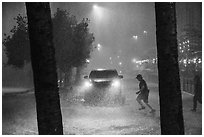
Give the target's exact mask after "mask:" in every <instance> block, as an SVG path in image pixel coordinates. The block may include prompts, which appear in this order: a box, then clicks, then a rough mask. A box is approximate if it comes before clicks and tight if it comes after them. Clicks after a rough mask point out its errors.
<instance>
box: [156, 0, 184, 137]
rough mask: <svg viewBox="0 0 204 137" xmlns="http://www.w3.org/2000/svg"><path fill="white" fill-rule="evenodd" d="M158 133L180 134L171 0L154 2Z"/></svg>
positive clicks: (179, 109) (180, 123)
mask: <svg viewBox="0 0 204 137" xmlns="http://www.w3.org/2000/svg"><path fill="white" fill-rule="evenodd" d="M155 11H156V38H157V53H158V55H157V56H158V70H159V71H158V72H159V97H160V120H161V134H166V135H169V134H174V135H175V134H184V123H183V110H182V98H181V89H180V78H179V66H178V50H177V31H176V10H175V3H167V2H163V3H157V2H156V3H155Z"/></svg>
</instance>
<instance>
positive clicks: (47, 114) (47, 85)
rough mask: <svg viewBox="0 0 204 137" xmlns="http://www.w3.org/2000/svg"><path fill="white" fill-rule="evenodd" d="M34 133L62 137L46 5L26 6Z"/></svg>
mask: <svg viewBox="0 0 204 137" xmlns="http://www.w3.org/2000/svg"><path fill="white" fill-rule="evenodd" d="M26 9H27V17H28V29H29V39H30V46H31V61H32V68H33V77H34V87H35V98H36V109H37V122H38V132H39V134H41V135H42V134H43V135H49V134H50V135H54V134H55V135H56V134H57V135H60V134H63V126H62V115H61V109H60V100H59V92H58V91H59V89H58V87H57V73H56V62H55V50H54V45H53V41H52V40H53V35H52V22H51V12H50V6H49V3H26Z"/></svg>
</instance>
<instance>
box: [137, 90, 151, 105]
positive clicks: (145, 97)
mask: <svg viewBox="0 0 204 137" xmlns="http://www.w3.org/2000/svg"><path fill="white" fill-rule="evenodd" d="M148 96H149V92H148V93H145V94H139V95H138V96H137V99H138V100H143V101H144V102H145V103H148Z"/></svg>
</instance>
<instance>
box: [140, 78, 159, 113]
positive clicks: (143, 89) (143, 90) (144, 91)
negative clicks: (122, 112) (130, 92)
mask: <svg viewBox="0 0 204 137" xmlns="http://www.w3.org/2000/svg"><path fill="white" fill-rule="evenodd" d="M136 79H137V80H138V81H139V82H140V83H139V89H140V90H139V91H137V92H136V94H139V95H138V96H137V98H136V100H137V102H138V103H139V104H140V105H141V108H139V110H142V109H145V106H144V105H143V103H142V100H143V102H144V103H145V104H146V105H147V106H148V107H149V108H150V109H151V111H150V113H153V112H155V111H156V110H155V109H153V108H152V107H151V106H150V105H149V103H148V96H149V89H148V87H147V84H146V81H145V80H144V79H143V77H142V75H141V74H138V75H137V77H136Z"/></svg>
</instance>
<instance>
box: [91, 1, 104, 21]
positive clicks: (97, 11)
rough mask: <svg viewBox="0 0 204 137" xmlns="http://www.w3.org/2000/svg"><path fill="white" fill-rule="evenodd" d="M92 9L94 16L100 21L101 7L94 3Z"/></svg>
mask: <svg viewBox="0 0 204 137" xmlns="http://www.w3.org/2000/svg"><path fill="white" fill-rule="evenodd" d="M93 9H94V14H95V15H96V16H95V17H96V18H97V19H98V20H99V21H100V20H101V19H102V15H103V13H102V12H103V9H102V8H101V7H100V6H98V5H96V4H94V5H93Z"/></svg>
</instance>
